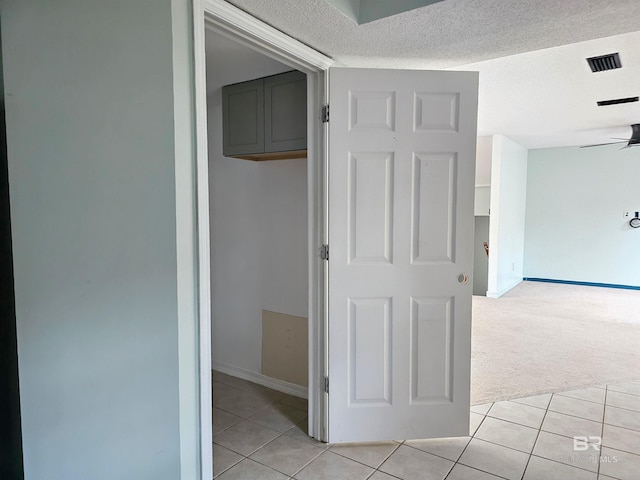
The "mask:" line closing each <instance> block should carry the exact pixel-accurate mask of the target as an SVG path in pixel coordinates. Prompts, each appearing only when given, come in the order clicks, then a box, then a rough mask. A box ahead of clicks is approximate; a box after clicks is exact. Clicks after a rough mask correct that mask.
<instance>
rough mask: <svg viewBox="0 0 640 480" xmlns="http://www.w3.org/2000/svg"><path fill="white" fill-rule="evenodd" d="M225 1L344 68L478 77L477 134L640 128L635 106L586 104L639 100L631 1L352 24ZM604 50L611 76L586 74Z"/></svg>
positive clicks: (291, 2) (308, 10) (442, 8)
mask: <svg viewBox="0 0 640 480" xmlns="http://www.w3.org/2000/svg"><path fill="white" fill-rule="evenodd" d="M228 1H229V3H232V4H234V5H236V6H237V7H239V8H241V9H243V10H245V11H247V12H248V13H250V14H251V15H253V16H255V17H257V18H260V19H262V20H263V21H265V22H266V23H268V24H270V25H272V26H274V27H275V28H277V29H279V30H281V31H283V32H285V33H287V34H288V35H290V36H292V37H294V38H296V39H298V40H300V41H302V42H303V43H306V44H308V45H309V46H311V47H312V48H314V49H316V50H319V51H321V52H323V53H324V54H326V55H328V56H329V57H332V58H333V59H334V60H336V61H337V63H338V64H342V65H345V66H353V67H377V68H416V69H445V68H448V69H459V70H476V71H479V72H480V92H479V93H480V96H479V110H478V129H479V130H478V133H479V135H491V134H503V135H507V136H509V137H511V138H513V139H514V140H516V141H517V142H519V143H521V144H522V145H523V146H525V147H527V148H546V147H555V146H569V145H584V144H590V143H604V142H607V141H611V139H610V137H628V136H629V135H630V133H631V129H630V127H629V126H628V125H631V124H632V123H640V103H634V104H626V105H617V106H611V107H597V106H596V105H595V102H596V101H597V100H604V99H610V98H617V97H629V96H637V95H640V80H639V79H640V0H446V1H443V2H439V3H436V4H433V5H430V6H427V7H423V8H419V9H416V10H412V11H409V12H406V13H401V14H398V15H394V16H392V17H388V18H384V19H381V20H377V21H374V22H371V23H367V24H365V25H360V26H358V25H356V24H355V23H354V22H353V21H352V20H350V19H348V18H346V17H345V16H344V15H342V14H341V13H340V12H338V11H337V10H336V9H334V8H333V7H331V6H330V5H329V4H328V3H327V2H326V1H325V0H228ZM389 1H391V0H389ZM613 52H620V55H621V59H622V63H623V68H622V69H621V70H615V71H611V72H602V73H598V74H593V73H591V72H590V70H589V68H588V66H587V62H586V61H585V58H586V57H590V56H596V55H603V54H607V53H613ZM638 148H639V149H640V147H638Z"/></svg>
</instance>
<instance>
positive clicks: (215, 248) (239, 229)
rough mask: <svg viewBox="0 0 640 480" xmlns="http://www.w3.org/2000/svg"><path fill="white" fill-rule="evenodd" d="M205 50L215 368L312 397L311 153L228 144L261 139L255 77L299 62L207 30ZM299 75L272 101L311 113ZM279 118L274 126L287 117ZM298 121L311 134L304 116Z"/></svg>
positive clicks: (269, 77) (273, 75) (270, 76)
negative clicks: (243, 152)
mask: <svg viewBox="0 0 640 480" xmlns="http://www.w3.org/2000/svg"><path fill="white" fill-rule="evenodd" d="M206 54H207V118H208V136H209V200H210V204H209V208H210V236H211V237H210V238H211V298H212V307H211V323H212V359H211V361H212V367H213V369H214V370H216V371H219V372H222V373H225V374H229V375H232V376H236V377H240V378H243V379H245V380H250V381H252V382H255V383H261V384H263V385H265V386H269V387H271V388H275V389H278V390H281V391H285V392H286V393H289V394H292V395H295V396H298V397H303V398H306V397H307V396H308V392H307V389H308V385H309V382H308V338H309V335H308V310H309V302H308V291H309V289H308V265H307V225H308V209H307V197H308V188H307V168H308V166H307V158H306V152H302V151H300V150H295V151H294V153H293V155H292V154H291V151H290V150H289V151H287V152H286V155H282V154H281V155H277V154H273V153H271V154H270V156H269V157H267V159H266V160H263V159H260V160H259V161H258V160H251V159H248V158H247V157H254V158H260V154H255V155H253V154H254V153H255V150H256V148H252V147H254V146H253V145H251V146H249V147H248V149H247V148H245V150H247V152H248V153H251V154H252V155H240V156H243V157H245V158H238V155H236V154H235V153H239V152H229V151H226V150H225V148H226V147H227V145H224V148H223V144H224V143H225V142H226V143H229V142H228V141H227V140H228V137H229V136H231V143H233V141H234V140H237V141H236V142H235V144H233V145H231V147H232V148H231V150H233V148H236V150H241V148H240V147H244V146H245V145H240V147H238V143H239V141H240V140H244V139H245V138H249V137H251V138H254V136H255V131H256V120H257V118H256V117H257V115H258V114H257V112H256V110H255V108H256V106H257V103H258V102H257V100H260V98H258V97H259V96H260V95H262V96H263V97H264V98H262V99H261V100H263V102H260V106H261V107H262V106H263V104H264V103H266V101H267V98H266V97H267V92H266V91H262V90H260V91H259V92H257V86H256V85H259V86H260V88H262V84H263V80H264V81H266V82H271V83H273V82H274V81H278V80H280V79H281V78H283V75H279V74H282V73H284V72H296V71H295V70H294V71H292V70H291V67H290V66H289V65H285V64H283V63H281V62H279V61H277V60H274V59H272V58H270V57H267V56H265V55H263V54H261V53H259V52H256V51H255V50H252V49H250V48H249V47H247V46H244V45H241V44H239V43H237V42H235V41H234V40H231V39H229V38H226V37H224V36H222V35H221V34H219V33H217V32H215V31H212V30H210V29H209V30H207V32H206ZM289 75H290V74H289ZM299 76H301V77H303V74H300V75H299ZM284 77H285V80H286V77H287V76H286V75H285V76H284ZM303 78H304V77H303ZM274 79H275V80H274ZM256 82H258V83H256ZM300 83H301V81H298V82H297V87H296V88H297V91H295V92H291V91H290V90H291V89H289V90H286V88H287V87H288V86H290V85H292V83H289V84H282V83H281V84H280V85H278V87H277V88H278V89H279V90H278V89H276V88H272V89H271V91H270V92H269V94H271V95H272V96H271V97H270V98H269V99H268V100H269V101H270V102H271V101H272V100H273V102H274V103H275V102H278V101H280V102H289V103H288V105H287V106H285V107H283V108H286V107H293V108H292V109H291V110H293V111H292V112H291V114H295V115H299V116H300V115H301V116H302V117H304V116H305V114H306V113H305V112H306V101H305V99H304V98H300V97H301V96H302V95H304V94H306V88H304V85H302V94H300V92H299V90H300V88H299V87H300ZM282 90H284V92H283V91H282ZM292 97H296V98H292ZM223 107H224V108H223ZM245 107H251V108H245ZM252 108H253V109H252ZM273 108H274V114H278V113H280V112H276V111H275V109H276V108H277V107H276V105H273ZM263 113H264V112H262V111H261V112H260V115H262V114H263ZM239 117H242V118H239ZM276 117H278V118H276V119H275V120H274V123H276V124H275V125H273V128H272V129H271V130H273V129H275V128H277V127H278V123H280V124H281V123H283V122H286V121H287V120H288V119H287V118H280V116H278V115H276ZM260 120H261V121H262V120H263V119H262V118H260ZM303 121H304V118H303ZM295 126H296V127H297V128H298V130H300V129H301V130H302V133H303V134H304V133H306V126H305V125H304V124H303V125H302V127H301V126H300V125H295ZM271 130H270V131H271ZM261 133H262V132H261ZM267 136H268V135H267ZM223 139H224V140H223ZM303 140H304V139H303ZM303 143H305V142H303ZM305 147H306V145H305ZM283 153H285V152H283ZM283 156H293V158H284V159H283V158H282V157H283ZM273 157H277V159H273Z"/></svg>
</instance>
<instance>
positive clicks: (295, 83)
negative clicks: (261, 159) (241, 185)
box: [264, 72, 307, 152]
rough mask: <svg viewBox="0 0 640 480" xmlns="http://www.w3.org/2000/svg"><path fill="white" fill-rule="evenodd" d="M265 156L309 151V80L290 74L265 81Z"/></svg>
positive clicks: (268, 78) (303, 75)
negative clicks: (268, 153) (270, 153)
mask: <svg viewBox="0 0 640 480" xmlns="http://www.w3.org/2000/svg"><path fill="white" fill-rule="evenodd" d="M264 105H265V138H264V147H265V149H264V151H265V152H285V151H288V150H305V149H306V148H307V76H306V75H305V74H304V73H302V72H287V73H283V74H281V75H274V76H272V77H266V78H265V79H264Z"/></svg>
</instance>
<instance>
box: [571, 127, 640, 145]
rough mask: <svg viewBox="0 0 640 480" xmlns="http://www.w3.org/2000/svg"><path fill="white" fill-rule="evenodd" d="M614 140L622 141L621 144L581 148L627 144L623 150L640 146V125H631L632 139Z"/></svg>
mask: <svg viewBox="0 0 640 480" xmlns="http://www.w3.org/2000/svg"><path fill="white" fill-rule="evenodd" d="M613 140H622V141H620V142H609V143H596V144H593V145H582V146H581V147H580V148H589V147H601V146H603V145H615V144H616V143H626V145H625V146H624V147H622V148H629V147H638V146H640V123H635V124H633V125H631V138H613Z"/></svg>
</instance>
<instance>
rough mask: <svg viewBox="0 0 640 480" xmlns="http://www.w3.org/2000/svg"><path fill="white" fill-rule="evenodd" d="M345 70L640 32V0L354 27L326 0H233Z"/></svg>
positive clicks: (439, 12)
mask: <svg viewBox="0 0 640 480" xmlns="http://www.w3.org/2000/svg"><path fill="white" fill-rule="evenodd" d="M228 1H229V3H231V4H233V5H236V6H237V7H239V8H241V9H242V10H245V11H247V12H248V13H250V14H251V15H253V16H255V17H257V18H259V19H261V20H263V21H264V22H266V23H268V24H270V25H272V26H273V27H275V28H277V29H279V30H281V31H283V32H285V33H287V34H288V35H290V36H292V37H294V38H296V39H298V40H300V41H301V42H303V43H306V44H307V45H309V46H311V47H313V48H314V49H316V50H319V51H321V52H323V53H325V54H326V55H328V56H330V57H332V58H333V59H335V60H336V61H338V62H339V63H341V64H344V65H348V66H362V67H364V66H367V67H387V68H393V67H396V68H400V67H402V68H446V67H452V66H456V65H463V64H467V63H473V62H479V61H482V60H487V59H491V58H497V57H504V56H507V55H514V54H517V53H522V52H528V51H531V50H538V49H542V48H549V47H554V46H558V45H564V44H568V43H575V42H582V41H585V40H591V39H594V38H601V37H607V36H611V35H617V34H620V33H627V32H633V31H636V30H639V29H640V1H639V0H446V1H444V2H439V3H435V4H433V5H429V6H426V7H423V8H419V9H416V10H411V11H409V12H405V13H400V14H398V15H394V16H392V17H387V18H383V19H381V20H377V21H374V22H371V23H367V24H364V25H356V24H355V23H354V22H353V21H352V20H350V19H348V18H346V17H345V16H344V15H342V14H341V13H340V12H338V11H337V10H336V9H335V8H333V7H332V6H330V5H329V4H328V3H327V2H326V1H325V0H228Z"/></svg>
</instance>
